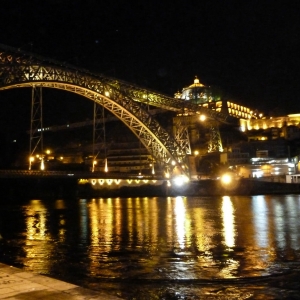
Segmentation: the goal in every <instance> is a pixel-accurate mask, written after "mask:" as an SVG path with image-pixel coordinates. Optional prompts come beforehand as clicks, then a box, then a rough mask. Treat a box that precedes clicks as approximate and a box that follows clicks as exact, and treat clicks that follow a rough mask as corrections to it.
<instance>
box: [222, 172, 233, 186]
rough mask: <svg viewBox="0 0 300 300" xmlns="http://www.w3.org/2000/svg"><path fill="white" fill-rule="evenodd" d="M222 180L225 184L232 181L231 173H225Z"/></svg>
mask: <svg viewBox="0 0 300 300" xmlns="http://www.w3.org/2000/svg"><path fill="white" fill-rule="evenodd" d="M221 181H222V183H224V184H226V185H227V184H230V183H231V182H232V176H231V175H229V174H224V175H222V177H221Z"/></svg>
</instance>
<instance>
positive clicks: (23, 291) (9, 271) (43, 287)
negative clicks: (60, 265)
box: [0, 263, 121, 300]
mask: <svg viewBox="0 0 300 300" xmlns="http://www.w3.org/2000/svg"><path fill="white" fill-rule="evenodd" d="M0 299H10V300H12V299H14V300H34V299H45V300H52V299H53V300H66V299H71V300H83V299H99V300H120V299H121V298H119V297H116V296H110V295H107V294H104V293H101V292H96V291H92V290H88V289H85V288H81V287H79V286H77V285H74V284H70V283H67V282H63V281H60V280H56V279H52V278H50V277H47V276H43V275H39V274H35V273H30V272H25V271H23V270H21V269H18V268H14V267H10V266H7V265H5V264H1V263H0Z"/></svg>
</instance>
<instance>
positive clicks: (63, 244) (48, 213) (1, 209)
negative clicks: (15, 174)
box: [0, 195, 300, 300]
mask: <svg viewBox="0 0 300 300" xmlns="http://www.w3.org/2000/svg"><path fill="white" fill-rule="evenodd" d="M0 261H1V262H3V263H6V264H10V265H13V266H16V267H20V268H22V269H24V270H28V271H34V272H38V273H40V274H44V275H47V276H51V277H54V278H58V279H62V280H65V281H68V282H71V283H74V284H78V285H80V286H83V287H87V288H91V289H94V290H100V291H104V292H107V293H110V294H114V295H117V296H119V297H120V298H122V299H131V300H133V299H137V300H153V299H165V300H169V299H172V300H173V299H185V300H190V299H191V300H195V299H300V284H299V276H300V196H299V195H284V196H283V195H280V196H276V195H272V196H271V195H264V196H234V197H229V196H223V197H151V198H150V197H149V198H147V197H144V198H106V199H103V198H96V199H75V198H74V199H30V200H27V199H25V198H24V199H22V198H18V199H14V198H9V197H5V196H3V197H1V200H0Z"/></svg>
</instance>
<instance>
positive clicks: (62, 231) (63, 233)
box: [55, 200, 66, 242]
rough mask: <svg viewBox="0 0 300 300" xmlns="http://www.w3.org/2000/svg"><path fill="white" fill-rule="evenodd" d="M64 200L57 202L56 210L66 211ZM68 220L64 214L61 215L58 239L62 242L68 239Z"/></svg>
mask: <svg viewBox="0 0 300 300" xmlns="http://www.w3.org/2000/svg"><path fill="white" fill-rule="evenodd" d="M65 208H66V207H65V202H64V200H56V201H55V209H57V210H61V209H65ZM65 226H66V219H65V216H64V215H63V214H59V230H58V238H59V241H60V242H64V241H65V239H66V227H65Z"/></svg>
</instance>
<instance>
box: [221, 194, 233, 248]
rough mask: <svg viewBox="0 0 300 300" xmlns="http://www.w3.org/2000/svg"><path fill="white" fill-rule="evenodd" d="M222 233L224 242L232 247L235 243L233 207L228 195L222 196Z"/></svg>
mask: <svg viewBox="0 0 300 300" xmlns="http://www.w3.org/2000/svg"><path fill="white" fill-rule="evenodd" d="M222 217H223V233H224V239H225V244H226V246H227V247H229V248H232V247H234V245H235V234H236V230H235V223H234V209H233V205H232V202H231V199H230V197H228V196H224V197H222Z"/></svg>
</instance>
